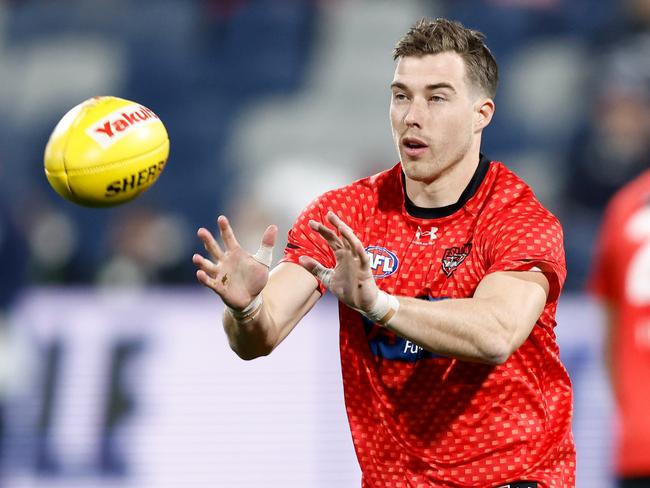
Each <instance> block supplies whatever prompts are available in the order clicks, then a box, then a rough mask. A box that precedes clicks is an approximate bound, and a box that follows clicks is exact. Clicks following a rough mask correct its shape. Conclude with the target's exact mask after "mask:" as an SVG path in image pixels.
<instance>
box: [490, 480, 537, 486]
mask: <svg viewBox="0 0 650 488" xmlns="http://www.w3.org/2000/svg"><path fill="white" fill-rule="evenodd" d="M496 488H537V481H513V482H512V483H506V484H505V485H499V486H497V487H496Z"/></svg>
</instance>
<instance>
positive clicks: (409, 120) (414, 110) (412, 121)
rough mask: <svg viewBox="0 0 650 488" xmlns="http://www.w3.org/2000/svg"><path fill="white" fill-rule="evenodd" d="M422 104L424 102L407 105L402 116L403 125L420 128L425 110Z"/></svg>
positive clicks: (414, 101)
mask: <svg viewBox="0 0 650 488" xmlns="http://www.w3.org/2000/svg"><path fill="white" fill-rule="evenodd" d="M423 104H424V102H421V101H419V100H413V101H412V102H411V104H410V105H409V108H408V110H407V111H406V114H405V115H404V123H405V124H406V125H407V126H408V127H419V128H422V121H423V119H424V114H425V110H426V108H425V107H424V106H423Z"/></svg>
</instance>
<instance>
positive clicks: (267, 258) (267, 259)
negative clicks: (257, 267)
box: [253, 245, 273, 268]
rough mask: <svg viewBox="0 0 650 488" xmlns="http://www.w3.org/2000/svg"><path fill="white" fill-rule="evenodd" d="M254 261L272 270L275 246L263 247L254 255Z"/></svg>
mask: <svg viewBox="0 0 650 488" xmlns="http://www.w3.org/2000/svg"><path fill="white" fill-rule="evenodd" d="M253 259H254V260H255V261H257V262H258V263H260V264H263V265H264V266H266V267H267V268H270V267H271V263H272V262H273V246H265V245H261V246H260V248H259V249H258V250H257V252H256V253H255V254H253Z"/></svg>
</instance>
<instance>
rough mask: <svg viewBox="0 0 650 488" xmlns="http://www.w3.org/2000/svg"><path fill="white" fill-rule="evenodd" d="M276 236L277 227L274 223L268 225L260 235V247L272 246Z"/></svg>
mask: <svg viewBox="0 0 650 488" xmlns="http://www.w3.org/2000/svg"><path fill="white" fill-rule="evenodd" d="M277 238H278V227H277V226H276V225H269V226H268V227H267V228H266V230H265V231H264V234H263V235H262V247H273V246H275V241H276V239H277Z"/></svg>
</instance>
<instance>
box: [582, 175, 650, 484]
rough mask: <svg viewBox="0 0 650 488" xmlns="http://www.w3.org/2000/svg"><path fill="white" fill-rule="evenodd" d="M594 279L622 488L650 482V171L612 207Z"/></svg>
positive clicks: (605, 226) (618, 475)
mask: <svg viewBox="0 0 650 488" xmlns="http://www.w3.org/2000/svg"><path fill="white" fill-rule="evenodd" d="M597 249H598V250H597V254H596V258H595V261H594V271H593V276H592V279H591V283H590V286H591V289H592V291H593V293H595V294H596V296H597V297H598V298H599V299H600V300H601V301H602V304H603V309H604V312H605V314H606V321H607V342H606V345H607V350H606V353H605V359H606V362H607V366H608V369H609V374H610V379H611V383H612V388H613V391H614V399H615V401H616V406H617V413H618V417H617V420H618V421H617V423H616V444H615V445H616V448H615V462H616V466H615V469H616V476H617V478H618V483H619V485H618V486H620V487H621V488H647V487H650V455H649V453H650V415H648V399H649V398H650V171H645V172H644V173H642V174H641V175H640V176H639V177H638V178H636V179H635V180H633V181H632V182H631V183H628V184H627V185H625V187H624V188H623V189H621V190H620V191H619V192H618V193H616V195H615V196H614V198H613V199H612V201H611V203H610V204H609V206H608V208H607V212H606V214H605V219H604V222H603V225H602V228H601V231H600V238H599V245H598V248H597Z"/></svg>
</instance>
